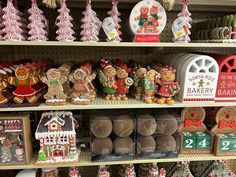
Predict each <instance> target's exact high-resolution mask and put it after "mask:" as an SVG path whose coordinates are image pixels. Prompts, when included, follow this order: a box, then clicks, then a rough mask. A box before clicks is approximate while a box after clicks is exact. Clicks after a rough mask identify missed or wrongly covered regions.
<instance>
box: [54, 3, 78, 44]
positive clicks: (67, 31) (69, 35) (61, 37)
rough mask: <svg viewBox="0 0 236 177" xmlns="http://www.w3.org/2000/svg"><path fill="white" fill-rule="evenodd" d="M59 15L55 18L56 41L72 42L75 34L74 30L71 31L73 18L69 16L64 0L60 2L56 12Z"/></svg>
mask: <svg viewBox="0 0 236 177" xmlns="http://www.w3.org/2000/svg"><path fill="white" fill-rule="evenodd" d="M58 12H59V13H60V14H59V16H58V17H57V23H56V25H57V27H58V30H57V31H56V33H57V35H58V36H57V37H56V39H57V40H58V41H74V40H75V37H74V36H73V35H74V34H75V32H74V30H73V29H72V27H73V24H72V23H71V21H72V20H73V18H72V17H71V16H70V10H69V9H68V8H67V6H66V0H61V8H60V9H59V10H58Z"/></svg>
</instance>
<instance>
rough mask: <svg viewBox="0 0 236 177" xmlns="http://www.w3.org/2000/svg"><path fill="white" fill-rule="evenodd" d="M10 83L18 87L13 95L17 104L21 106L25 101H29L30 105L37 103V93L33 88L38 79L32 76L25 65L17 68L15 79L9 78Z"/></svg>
mask: <svg viewBox="0 0 236 177" xmlns="http://www.w3.org/2000/svg"><path fill="white" fill-rule="evenodd" d="M8 82H9V84H12V85H15V86H16V89H15V90H14V91H13V93H12V94H13V96H14V98H13V101H14V102H15V103H17V104H21V103H23V102H24V100H27V101H28V102H29V103H35V102H36V101H37V100H38V99H37V97H36V91H35V90H34V89H33V88H32V87H31V86H32V85H33V84H35V83H37V78H35V77H33V76H30V72H29V69H28V68H27V67H25V66H23V65H20V66H19V67H17V68H16V70H15V77H9V78H8Z"/></svg>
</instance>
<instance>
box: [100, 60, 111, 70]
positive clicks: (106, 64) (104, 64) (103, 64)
mask: <svg viewBox="0 0 236 177" xmlns="http://www.w3.org/2000/svg"><path fill="white" fill-rule="evenodd" d="M100 63H101V69H102V70H104V69H106V68H109V67H112V65H111V63H110V62H109V61H108V60H105V59H101V60H100Z"/></svg>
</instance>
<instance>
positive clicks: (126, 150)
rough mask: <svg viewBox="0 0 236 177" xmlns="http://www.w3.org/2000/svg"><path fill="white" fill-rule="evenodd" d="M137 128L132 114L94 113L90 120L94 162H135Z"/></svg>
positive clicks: (119, 112)
mask: <svg viewBox="0 0 236 177" xmlns="http://www.w3.org/2000/svg"><path fill="white" fill-rule="evenodd" d="M135 126H136V121H135V119H134V116H133V114H132V113H130V112H126V111H118V112H117V111H116V112H104V111H96V112H94V113H93V114H92V115H91V119H90V132H91V143H90V147H91V152H92V161H124V160H133V159H134V154H135Z"/></svg>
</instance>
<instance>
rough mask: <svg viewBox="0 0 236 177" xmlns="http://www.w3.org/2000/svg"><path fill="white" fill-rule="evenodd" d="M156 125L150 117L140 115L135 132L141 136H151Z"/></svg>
mask: <svg viewBox="0 0 236 177" xmlns="http://www.w3.org/2000/svg"><path fill="white" fill-rule="evenodd" d="M156 129H157V123H156V120H155V118H154V117H153V116H151V115H141V116H139V117H138V128H137V131H138V133H139V134H140V135H142V136H151V135H153V134H154V133H155V132H156Z"/></svg>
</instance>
